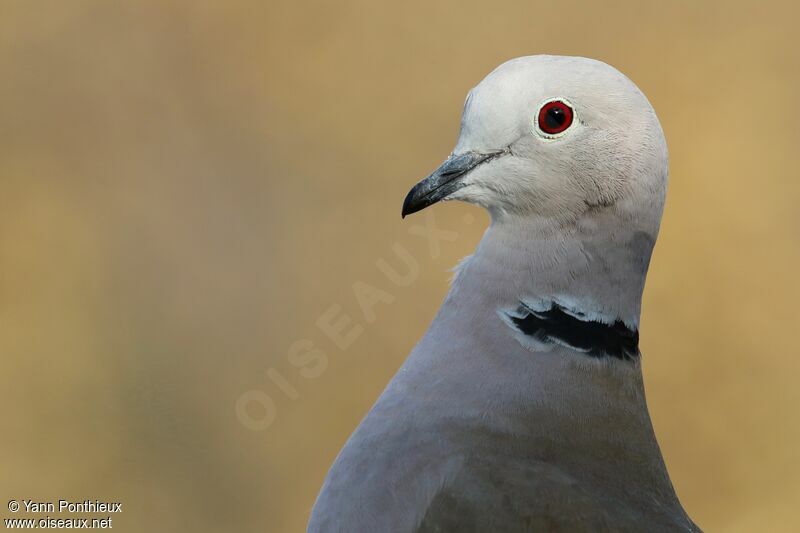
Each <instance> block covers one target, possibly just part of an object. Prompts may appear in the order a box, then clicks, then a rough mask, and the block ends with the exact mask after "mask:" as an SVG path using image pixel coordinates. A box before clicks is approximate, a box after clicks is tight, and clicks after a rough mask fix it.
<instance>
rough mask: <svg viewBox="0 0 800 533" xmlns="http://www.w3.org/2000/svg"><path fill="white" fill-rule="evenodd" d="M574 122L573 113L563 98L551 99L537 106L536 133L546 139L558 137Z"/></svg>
mask: <svg viewBox="0 0 800 533" xmlns="http://www.w3.org/2000/svg"><path fill="white" fill-rule="evenodd" d="M574 121H575V111H574V110H573V108H572V106H571V105H570V104H569V102H567V101H566V100H564V99H563V98H552V99H550V100H547V101H545V102H544V103H542V105H541V106H539V110H538V111H537V113H536V131H537V132H538V133H539V134H540V135H542V136H544V137H546V138H550V139H552V138H555V137H560V136H561V135H563V134H564V132H566V131H567V130H568V129H569V128H570V126H572V124H573V122H574Z"/></svg>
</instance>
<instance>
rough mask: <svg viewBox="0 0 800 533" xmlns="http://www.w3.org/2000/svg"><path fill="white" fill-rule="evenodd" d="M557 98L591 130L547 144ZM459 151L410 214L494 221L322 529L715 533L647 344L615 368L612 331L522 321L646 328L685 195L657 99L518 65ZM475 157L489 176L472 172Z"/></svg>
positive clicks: (613, 75)
mask: <svg viewBox="0 0 800 533" xmlns="http://www.w3.org/2000/svg"><path fill="white" fill-rule="evenodd" d="M554 98H555V99H563V101H564V102H568V105H569V106H573V107H574V113H575V121H574V123H573V124H572V125H571V126H570V127H569V128H568V129H567V130H566V131H564V132H563V133H559V134H558V135H548V134H547V132H544V131H541V130H540V129H538V128H537V123H536V113H537V110H538V109H541V108H542V103H543V102H548V101H552V100H553V99H554ZM454 154H455V155H454V156H453V157H451V158H450V159H449V160H448V161H449V162H448V163H446V165H445V167H444V168H447V169H450V170H448V172H447V173H445V172H442V171H437V172H434V173H433V174H432V175H431V176H430V177H429V178H427V180H426V181H424V182H423V183H422V184H421V185H419V186H417V187H415V189H414V190H412V193H410V194H409V198H408V199H407V200H406V204H405V205H404V213H411V212H414V211H415V210H418V208H422V207H427V206H428V205H430V204H432V203H434V202H435V201H438V200H450V199H459V200H463V201H467V202H472V203H475V204H478V205H481V206H484V207H486V208H487V209H488V210H489V212H490V213H491V215H492V224H491V226H490V228H489V229H488V230H487V232H486V235H485V236H484V238H483V239H482V241H481V243H480V245H479V246H478V249H477V250H476V252H475V254H474V255H473V256H471V257H470V258H468V259H467V260H465V261H464V262H463V263H462V265H461V266H460V268H459V271H458V273H457V276H456V278H455V279H454V281H453V286H452V288H451V290H450V293H449V294H448V297H447V299H446V300H445V302H444V303H443V305H442V308H441V309H440V311H439V313H438V315H437V317H436V319H435V320H434V322H433V323H432V324H431V327H430V328H429V330H428V332H427V333H426V334H425V336H424V337H423V339H422V340H421V341H420V343H419V344H418V345H417V346H416V347H415V348H414V350H413V351H412V353H411V355H410V356H409V357H408V359H407V360H406V362H405V363H404V365H403V367H402V368H401V369H400V370H399V372H398V374H397V375H396V376H395V377H394V379H393V380H392V382H391V383H390V384H389V386H388V387H387V389H386V391H384V393H383V394H382V395H381V397H380V399H379V400H378V402H377V403H376V405H375V406H374V407H373V409H372V410H371V411H370V413H369V415H368V416H367V417H366V418H365V420H364V421H363V422H362V423H361V425H360V426H359V427H358V429H357V430H356V432H355V433H354V434H353V435H352V437H351V438H350V440H349V441H348V443H347V445H346V446H345V448H344V449H343V450H342V452H341V453H340V455H339V457H338V458H337V460H336V462H335V464H334V465H333V467H332V468H331V470H330V472H329V474H328V477H327V478H326V480H325V484H324V486H323V488H322V491H321V493H320V495H319V497H318V499H317V502H316V504H315V507H314V510H313V513H312V517H311V520H310V522H309V527H308V530H309V531H310V532H313V533H317V532H324V533H328V532H348V533H351V532H361V531H363V532H412V531H419V532H451V531H458V532H469V531H476V532H478V531H480V532H484V531H503V532H515V531H697V527H696V526H695V525H694V524H693V523H692V521H691V520H690V519H689V518H688V516H687V515H686V513H685V512H684V510H683V508H682V507H681V505H680V502H679V501H678V498H677V496H676V495H675V491H674V489H673V487H672V484H671V482H670V480H669V477H668V475H667V471H666V467H665V465H664V462H663V459H662V457H661V453H660V451H659V448H658V444H657V442H656V439H655V435H654V433H653V429H652V426H651V423H650V417H649V414H648V411H647V406H646V403H645V397H644V387H643V383H642V375H641V367H640V359H639V358H638V357H636V356H634V354H633V353H632V352H631V350H634V351H636V355H638V350H635V344H634V345H633V347H631V345H630V344H627V345H626V346H625V350H626V352H625V353H626V354H627V355H629V356H626V357H602V356H601V355H602V354H603V353H604V352H603V350H606V351H608V350H609V349H608V348H604V349H599V348H598V349H592V347H587V346H585V345H584V343H585V342H587V341H586V339H587V338H588V339H590V341H591V339H596V338H605V337H602V336H600V337H598V336H597V335H588V336H584V337H576V336H575V335H570V334H569V333H570V332H569V331H566V332H565V331H564V330H563V327H569V324H570V323H571V322H569V321H566V322H564V324H566V325H567V326H562V329H561V330H559V331H557V332H556V333H557V334H556V333H553V332H551V333H549V334H548V333H546V332H545V333H542V334H534V335H531V334H526V331H525V330H524V328H520V327H519V324H517V323H515V320H514V317H515V316H519V313H520V309H523V310H527V311H528V312H533V313H544V312H546V311H547V310H548V309H552V308H554V306H556V307H557V308H558V309H560V310H563V311H564V313H565V314H566V315H567V316H569V317H570V320H572V319H574V320H580V321H583V322H584V323H585V324H586V325H590V326H591V331H592V332H594V331H596V330H597V329H598V328H604V327H608V328H612V327H616V328H617V329H618V330H619V331H622V332H624V331H629V332H635V331H638V325H639V313H640V307H641V294H642V289H643V287H644V281H645V276H646V273H647V268H648V263H649V259H650V254H651V251H652V247H653V245H654V243H655V238H656V235H657V233H658V227H659V223H660V218H661V211H662V207H663V201H664V194H665V190H666V181H667V151H666V144H665V142H664V138H663V134H662V132H661V128H660V125H659V123H658V119H657V118H656V116H655V113H654V112H653V110H652V107H651V106H650V104H649V102H648V101H647V99H646V98H645V97H644V95H643V94H642V93H641V92H640V91H639V90H638V89H637V88H636V86H635V85H633V83H632V82H630V81H629V80H628V79H627V78H625V77H624V76H623V75H622V74H620V73H619V72H617V71H616V70H614V69H613V68H611V67H609V66H607V65H605V64H603V63H600V62H597V61H592V60H588V59H583V58H565V57H552V56H533V57H527V58H519V59H516V60H512V61H510V62H508V63H505V64H503V65H501V66H500V67H499V68H498V69H497V70H495V71H494V72H493V73H491V74H490V75H489V76H488V77H487V78H486V79H485V80H483V81H482V82H481V83H480V84H479V85H478V86H477V87H476V88H475V89H473V91H472V92H471V94H470V98H469V100H468V104H467V105H466V106H465V111H464V117H463V120H462V128H461V134H460V136H459V140H458V143H457V146H456V149H455V151H454ZM464 154H476V155H472V156H469V157H468V156H465V155H464ZM481 154H492V156H491V157H486V158H484V159H482V160H481V157H480V155H481ZM454 158H457V159H454ZM478 160H481V162H480V163H477V164H472V163H474V162H475V161H478ZM454 161H455V162H454ZM458 161H469V162H470V164H471V166H470V167H469V168H468V169H466V170H464V171H463V172H462V171H461V170H459V171H457V172H456V171H453V170H452V168H453V167H454V166H457V165H458V164H459V163H458ZM453 176H455V177H453ZM453 180H458V183H457V184H455V183H454V182H453ZM442 191H445V192H442ZM440 196H441V197H440ZM528 333H529V332H528ZM578 333H580V332H578ZM609 334H613V332H610V333H609ZM637 338H638V337H637ZM575 339H578V340H580V342H578V341H577V340H575ZM591 342H594V341H591ZM626 342H628V343H630V339H629V340H628V341H626ZM611 345H613V343H610V344H609V346H611ZM589 354H591V355H593V356H592V357H590V356H588V355H589Z"/></svg>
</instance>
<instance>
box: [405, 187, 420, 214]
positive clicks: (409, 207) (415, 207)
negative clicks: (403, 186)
mask: <svg viewBox="0 0 800 533" xmlns="http://www.w3.org/2000/svg"><path fill="white" fill-rule="evenodd" d="M416 192H417V188H416V187H414V188H413V189H411V190H410V191H409V192H408V194H407V195H406V199H405V200H404V201H403V209H402V211H401V212H400V218H406V216H407V215H410V214H412V213H416V212H417V211H419V210H420V209H422V208H423V207H424V205H421V202H419V201H418V200H417V198H416V196H417V194H416Z"/></svg>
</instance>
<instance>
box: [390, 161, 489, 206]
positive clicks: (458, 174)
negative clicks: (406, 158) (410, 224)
mask: <svg viewBox="0 0 800 533" xmlns="http://www.w3.org/2000/svg"><path fill="white" fill-rule="evenodd" d="M503 153H505V151H504V150H494V151H491V152H486V153H480V152H465V153H463V154H459V155H451V156H450V157H448V158H447V160H446V161H445V162H444V163H442V166H440V167H439V168H437V169H436V170H435V171H434V172H433V173H432V174H431V175H430V176H428V177H427V178H425V179H424V180H422V181H420V182H419V183H417V184H416V185H414V187H413V188H412V189H411V190H410V191H409V193H408V196H406V200H405V202H403V212H402V217H403V218H405V217H406V215H410V214H412V213H416V212H417V211H422V210H423V209H425V208H426V207H428V206H429V205H433V204H435V203H436V202H438V201H439V200H443V199H445V198H447V197H448V196H449V195H450V194H452V193H453V192H455V191H457V190H458V189H460V188H461V187H463V186H464V185H465V184H464V180H463V178H464V176H466V175H467V173H468V172H469V171H470V170H472V169H473V168H475V167H477V166H478V165H480V164H481V163H485V162H486V161H489V160H490V159H493V158H495V157H497V156H498V155H500V154H503Z"/></svg>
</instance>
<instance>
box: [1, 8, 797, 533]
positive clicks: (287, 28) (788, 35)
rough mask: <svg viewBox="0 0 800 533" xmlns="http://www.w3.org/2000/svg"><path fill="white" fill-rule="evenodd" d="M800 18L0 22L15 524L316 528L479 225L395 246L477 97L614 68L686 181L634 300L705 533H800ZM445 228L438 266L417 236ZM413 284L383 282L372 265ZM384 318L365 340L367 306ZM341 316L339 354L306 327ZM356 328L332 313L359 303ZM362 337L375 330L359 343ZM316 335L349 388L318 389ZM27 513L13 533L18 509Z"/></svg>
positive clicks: (511, 11)
mask: <svg viewBox="0 0 800 533" xmlns="http://www.w3.org/2000/svg"><path fill="white" fill-rule="evenodd" d="M798 17H800V10H798V9H797V8H796V7H794V6H793V5H792V3H790V2H785V3H777V2H731V1H728V2H722V1H720V2H695V1H682V2H640V1H633V0H631V1H625V2H622V1H617V2H588V1H587V2H574V1H566V2H565V1H561V2H543V1H530V0H528V1H502V0H498V1H495V2H467V1H455V0H452V1H447V2H424V1H417V0H413V1H405V2H391V3H389V2H369V1H349V0H348V1H341V2H295V1H266V2H255V1H253V2H245V1H235V2H233V1H230V2H211V1H206V2H200V1H191V2H190V1H184V2H173V1H159V2H155V1H146V2H103V1H82V0H70V1H69V2H62V1H52V2H37V1H22V0H5V1H3V2H2V4H0V74H1V75H2V80H1V81H0V417H2V418H1V419H2V438H0V472H2V473H1V474H0V498H2V502H3V504H2V508H0V517H2V518H7V517H10V516H14V515H12V514H11V513H9V512H7V510H6V508H5V505H6V504H5V502H7V501H8V500H10V499H12V498H13V499H18V500H21V499H23V498H25V499H31V498H32V499H37V500H57V499H58V498H71V499H100V500H112V501H121V502H123V504H124V505H123V509H124V510H123V512H122V513H121V514H120V515H119V516H116V517H114V528H115V529H117V530H121V531H159V532H160V531H176V532H177V531H181V532H183V531H198V532H205V531H209V532H211V531H214V532H217V531H237V532H238V531H242V532H256V531H269V532H283V531H287V532H295V531H301V530H303V528H304V525H305V522H306V520H307V517H308V513H309V510H310V508H311V506H312V504H313V501H314V498H315V496H316V493H317V490H318V488H319V486H320V484H321V482H322V479H323V477H324V475H325V472H326V470H327V468H328V466H329V465H330V463H331V462H332V460H333V458H334V457H335V455H336V453H337V452H338V450H339V449H340V447H341V445H342V444H343V443H344V441H345V439H346V438H347V437H348V435H349V434H350V432H351V431H352V430H353V429H354V427H355V426H356V424H357V423H358V421H359V420H360V419H361V417H362V416H363V415H364V414H365V413H366V411H367V409H368V408H369V407H370V406H371V405H372V403H373V401H374V400H375V398H376V397H377V395H378V394H379V393H380V391H381V390H382V388H383V387H384V385H385V384H386V383H387V381H388V380H389V379H390V377H391V376H392V374H393V373H394V372H395V370H396V369H397V368H398V366H399V365H400V364H401V362H402V360H403V359H404V357H405V356H406V354H407V353H408V351H409V350H410V348H411V347H412V346H413V344H414V343H415V342H416V340H417V339H418V338H419V336H420V335H421V334H422V333H423V331H424V329H425V328H426V326H427V325H428V323H429V321H430V320H431V318H432V316H433V314H434V313H435V311H436V309H437V308H438V305H439V303H440V301H441V299H442V297H443V296H444V294H445V292H446V290H447V279H448V277H449V273H448V272H447V270H448V269H449V268H450V267H451V266H453V265H454V264H455V263H456V262H457V261H458V260H459V259H460V258H461V257H463V256H465V255H467V254H469V253H470V252H471V250H472V249H473V247H474V246H475V244H476V243H477V241H478V240H479V238H480V235H481V233H482V231H483V229H484V228H485V226H486V223H487V217H486V215H485V214H483V213H482V212H481V211H480V210H478V209H476V208H473V207H470V206H466V205H463V204H453V203H449V204H446V205H441V206H436V208H435V209H434V210H433V212H432V213H433V216H434V217H435V219H426V218H425V216H424V215H420V216H417V217H412V218H410V219H406V220H405V221H401V219H400V216H399V215H400V206H401V203H402V200H403V197H404V195H405V193H406V192H407V190H408V189H409V188H410V187H411V185H413V184H414V183H415V182H416V181H417V179H419V178H421V177H423V176H424V175H425V174H426V173H427V172H428V171H430V170H431V169H433V168H434V167H435V166H436V165H438V164H439V163H440V162H441V160H442V159H443V158H444V157H445V156H446V155H447V154H448V153H449V151H450V150H451V148H452V146H453V143H454V141H455V137H456V133H457V129H458V123H459V115H460V112H461V108H462V104H463V100H464V97H465V95H466V92H467V91H468V90H469V89H470V88H471V87H472V86H473V85H475V84H476V83H477V82H478V81H479V80H480V79H481V78H482V77H483V76H484V75H485V74H487V73H488V72H489V71H490V70H491V69H492V68H494V67H495V66H496V65H497V64H499V63H500V62H502V61H504V60H506V59H509V58H512V57H515V56H519V55H528V54H535V53H557V54H570V55H585V56H590V57H594V58H597V59H601V60H604V61H606V62H609V63H611V64H613V65H614V66H616V67H617V68H619V69H620V70H622V71H623V72H625V73H626V74H627V75H628V76H629V77H631V78H632V79H633V80H634V81H635V82H636V83H637V84H638V85H639V86H640V87H641V88H642V90H643V91H644V92H645V93H646V94H647V95H648V96H649V98H650V100H651V101H652V103H653V105H654V106H655V108H656V110H657V112H658V114H659V116H660V118H661V121H662V123H663V126H664V128H665V131H666V134H667V139H668V142H669V146H670V151H671V183H670V192H669V197H668V204H667V209H666V213H665V218H664V223H663V226H662V233H661V237H660V240H659V243H658V246H657V248H656V253H655V257H654V259H653V263H652V268H651V274H650V277H649V281H648V285H647V289H646V294H645V303H644V316H643V326H642V335H643V341H642V344H643V351H644V354H645V358H644V371H645V379H646V384H647V392H648V397H649V402H650V406H651V411H652V416H653V419H654V423H655V426H656V432H657V434H658V436H659V438H660V442H661V445H662V447H663V451H664V454H665V456H666V460H667V463H668V465H669V467H670V472H671V474H672V478H673V481H674V483H675V485H676V488H677V490H678V493H679V495H680V496H681V499H682V500H683V502H684V504H685V506H686V508H687V509H688V511H689V512H690V514H691V515H692V516H693V517H694V518H695V520H696V521H697V522H698V523H699V524H700V525H701V526H702V527H704V528H705V529H706V530H708V531H741V532H745V531H747V532H749V531H797V530H798V528H800V515H799V514H798V511H797V509H798V504H800V477H799V476H800V458H799V457H798V451H797V450H798V445H799V444H800V421H799V420H798V412H797V407H798V401H800V388H798V386H797V379H798V356H800V349H798V340H797V339H798V331H799V330H800V320H798V303H797V302H798V300H800V282H798V280H797V275H798V265H799V264H800V210H799V209H798V201H799V200H800V179H799V178H800V176H799V175H798V170H797V169H798V165H800V111H798V109H800V108H798V105H797V98H798V95H800V46H798V34H797V27H796V23H797V20H798ZM426 221H427V222H434V223H435V224H436V226H437V227H438V228H440V229H446V230H447V231H449V232H452V233H449V234H448V235H447V236H448V237H451V238H453V239H452V240H447V241H443V242H441V243H440V244H441V246H440V248H439V249H438V250H437V249H435V248H434V249H431V248H429V246H428V242H427V241H426V240H425V239H422V238H420V236H419V235H416V234H414V233H413V232H410V229H411V228H412V227H413V226H418V225H420V224H422V223H424V222H426ZM397 246H400V247H401V248H402V249H404V250H407V251H408V253H409V254H410V255H411V256H412V257H413V259H414V261H415V262H416V263H417V264H418V267H419V274H418V276H416V277H415V279H414V280H413V282H412V283H411V284H410V285H409V286H408V287H403V288H398V287H397V286H395V285H393V284H391V283H389V282H388V281H387V280H386V278H385V277H384V276H383V274H381V272H380V270H379V269H378V267H377V266H376V262H378V261H379V260H381V259H384V260H386V261H387V262H389V263H390V264H392V265H396V266H397V267H398V268H400V265H401V264H402V263H401V262H400V261H399V259H398V258H397V256H396V253H395V251H393V247H394V249H396V248H397ZM356 282H365V283H369V284H371V285H374V286H376V287H379V288H381V289H383V290H386V291H387V292H389V293H390V294H391V297H392V298H393V302H392V303H391V304H388V305H383V304H379V305H378V307H377V308H376V316H375V317H364V315H363V314H362V313H361V311H360V309H359V307H358V305H357V303H356V300H355V298H354V296H353V291H352V286H353V284H354V283H356ZM332 306H333V311H332V312H333V313H336V312H340V313H344V314H346V315H347V316H348V317H349V318H350V320H352V323H353V325H355V327H357V328H360V329H356V330H355V331H356V332H360V335H359V336H358V337H357V338H354V339H353V342H352V344H351V345H350V346H348V347H346V348H345V349H344V350H343V349H340V348H339V347H337V346H336V344H335V343H334V342H332V340H331V339H330V338H329V337H328V336H327V335H326V334H325V333H324V332H323V331H322V330H321V329H320V328H319V327H318V326H317V325H316V322H317V320H318V319H319V318H320V317H321V316H323V315H324V313H325V312H326V311H328V310H329V309H331V308H332ZM337 306H338V307H337ZM367 318H374V320H373V321H372V322H368V320H367ZM303 339H306V340H308V341H310V342H311V343H313V345H314V347H315V348H316V349H318V350H320V351H322V352H324V354H325V356H326V358H327V366H325V367H322V366H319V365H318V366H315V368H314V372H311V373H310V374H309V372H307V371H305V372H301V369H300V368H298V367H297V366H294V365H293V364H292V362H296V360H294V359H291V358H290V355H289V350H290V347H291V346H292V345H293V343H295V342H296V341H298V340H303ZM16 516H23V513H18V515H16Z"/></svg>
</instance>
